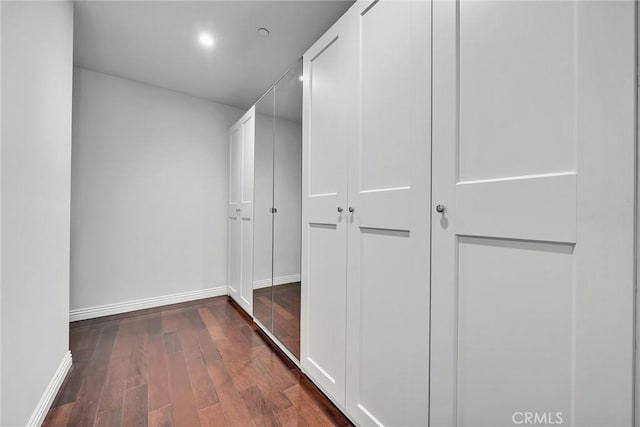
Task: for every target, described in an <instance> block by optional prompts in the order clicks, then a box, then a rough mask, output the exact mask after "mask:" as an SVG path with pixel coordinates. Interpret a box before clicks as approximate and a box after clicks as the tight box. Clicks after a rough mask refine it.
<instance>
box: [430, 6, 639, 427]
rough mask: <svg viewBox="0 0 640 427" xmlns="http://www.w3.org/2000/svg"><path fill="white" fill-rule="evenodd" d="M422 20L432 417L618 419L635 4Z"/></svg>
mask: <svg viewBox="0 0 640 427" xmlns="http://www.w3.org/2000/svg"><path fill="white" fill-rule="evenodd" d="M433 25H434V28H433V162H432V165H433V166H432V167H433V178H432V179H433V206H432V212H433V222H432V224H433V225H432V238H433V244H432V294H431V298H432V300H431V310H432V311H431V313H432V317H431V322H432V323H431V327H432V332H431V346H432V347H431V388H430V390H431V403H430V411H431V423H430V425H431V426H433V427H436V426H438V427H439V426H454V425H456V426H473V427H482V426H487V427H500V426H513V425H515V424H523V423H525V422H526V418H525V417H527V415H526V414H525V413H526V412H530V413H533V414H534V415H533V416H529V417H530V418H529V421H531V420H536V419H537V420H538V422H537V424H554V423H555V424H560V421H562V425H575V426H610V427H613V426H630V425H631V424H632V381H633V295H634V293H633V286H634V284H633V271H634V268H633V262H634V261H633V235H634V219H633V215H634V214H633V209H634V206H633V204H634V144H635V142H634V114H635V113H634V93H635V87H634V80H635V77H634V70H635V66H634V61H635V54H634V37H635V36H634V4H633V2H631V1H627V2H624V1H623V2H606V1H605V2H597V1H558V2H538V1H520V2H514V1H463V2H434V5H433ZM438 204H441V205H442V206H443V207H444V212H443V213H438V212H435V211H434V210H433V209H434V208H435V206H436V205H438ZM532 417H533V418H532ZM543 417H544V418H543ZM540 420H543V421H544V422H542V421H540ZM545 420H546V421H545Z"/></svg>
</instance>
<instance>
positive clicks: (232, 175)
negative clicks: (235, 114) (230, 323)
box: [227, 126, 242, 300]
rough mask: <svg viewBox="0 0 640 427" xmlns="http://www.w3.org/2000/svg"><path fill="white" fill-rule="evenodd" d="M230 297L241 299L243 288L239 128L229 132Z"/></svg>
mask: <svg viewBox="0 0 640 427" xmlns="http://www.w3.org/2000/svg"><path fill="white" fill-rule="evenodd" d="M229 134H230V135H229V208H228V212H227V213H228V216H227V217H228V223H229V230H228V233H229V237H228V239H229V244H228V247H229V251H228V252H229V255H228V256H229V260H228V268H229V272H228V277H229V281H228V282H229V283H228V287H229V295H231V297H232V298H234V299H236V300H237V299H239V298H240V290H241V287H242V283H241V280H242V277H241V275H240V258H241V246H240V243H241V242H240V236H241V224H240V206H241V204H240V201H241V185H242V175H241V174H242V129H240V127H238V126H234V127H232V128H231V131H230V132H229Z"/></svg>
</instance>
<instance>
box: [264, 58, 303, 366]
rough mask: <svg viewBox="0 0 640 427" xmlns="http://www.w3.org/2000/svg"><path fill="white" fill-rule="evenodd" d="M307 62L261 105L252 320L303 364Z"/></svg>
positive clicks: (290, 71) (271, 92) (267, 94)
mask: <svg viewBox="0 0 640 427" xmlns="http://www.w3.org/2000/svg"><path fill="white" fill-rule="evenodd" d="M301 76H302V61H299V62H298V63H296V64H295V65H294V66H293V67H291V69H290V70H289V71H288V72H287V74H285V76H284V77H283V78H282V79H280V80H279V81H278V83H276V85H275V86H274V87H273V88H271V89H270V90H269V92H267V93H266V94H265V95H264V96H263V97H262V98H261V99H260V100H259V101H258V103H256V108H255V117H256V119H255V153H254V154H255V157H254V162H255V166H254V167H255V173H254V179H255V184H254V191H255V194H254V236H253V238H254V241H253V250H254V256H253V260H254V266H253V267H254V270H253V271H254V287H253V317H254V319H255V320H256V321H257V322H258V323H260V324H261V325H262V326H263V327H264V328H265V329H267V330H268V331H269V332H270V333H271V335H272V337H274V338H276V339H277V340H278V341H279V342H280V343H281V344H282V345H283V346H284V347H286V349H287V350H288V351H289V352H290V353H291V354H292V355H293V356H294V357H296V358H297V359H300V257H301V252H300V251H301V247H300V245H301V231H302V228H301V227H302V79H301Z"/></svg>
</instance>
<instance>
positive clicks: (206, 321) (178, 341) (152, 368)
mask: <svg viewBox="0 0 640 427" xmlns="http://www.w3.org/2000/svg"><path fill="white" fill-rule="evenodd" d="M277 317H278V318H280V317H281V313H279V314H278V315H277ZM256 329H257V326H256V325H255V324H254V323H253V322H252V321H251V319H250V318H249V317H248V316H247V315H246V314H244V313H243V312H241V311H240V309H239V308H236V307H235V306H234V305H233V304H232V303H230V302H229V301H228V299H227V297H217V298H211V299H207V300H201V301H196V302H190V303H183V304H176V305H173V306H165V307H158V308H154V309H148V310H143V311H139V312H134V313H127V314H122V315H115V316H108V317H103V318H98V319H93V320H85V321H80V322H74V323H71V326H70V331H69V332H70V334H69V335H70V346H71V352H72V354H73V366H72V368H71V371H70V373H69V375H68V376H67V378H66V380H65V382H64V384H63V386H62V388H61V389H60V392H59V393H58V395H57V397H56V399H55V402H54V404H53V406H52V408H51V410H50V411H49V413H48V415H47V418H46V420H45V422H44V426H94V425H95V426H97V425H101V426H120V425H122V426H146V425H149V426H173V425H176V426H180V425H182V426H189V427H193V426H199V425H202V426H253V425H283V426H284V425H287V426H296V425H298V426H333V425H339V426H346V425H350V423H349V421H348V420H347V419H346V418H345V417H344V416H343V415H342V414H341V413H340V412H339V411H338V410H337V409H336V408H335V407H334V406H333V405H332V404H331V403H330V402H329V401H328V400H327V398H326V397H324V395H322V394H321V393H320V392H319V391H318V390H317V389H316V388H315V386H313V385H312V384H311V383H310V381H309V380H308V379H307V378H306V377H305V376H304V375H303V374H302V373H301V372H300V370H299V369H298V368H296V367H295V366H294V365H293V363H292V362H290V361H289V360H288V359H284V356H282V355H280V354H278V353H277V352H276V351H275V350H274V349H273V348H272V346H271V344H269V343H267V342H266V341H265V339H263V338H262V335H261V333H259V332H258V331H257V330H256Z"/></svg>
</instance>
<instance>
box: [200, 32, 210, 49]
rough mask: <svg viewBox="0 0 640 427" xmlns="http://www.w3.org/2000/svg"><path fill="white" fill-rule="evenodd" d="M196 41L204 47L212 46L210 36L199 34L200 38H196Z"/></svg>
mask: <svg viewBox="0 0 640 427" xmlns="http://www.w3.org/2000/svg"><path fill="white" fill-rule="evenodd" d="M198 41H199V42H200V44H201V45H202V46H204V47H211V46H213V37H211V34H207V33H200V36H198Z"/></svg>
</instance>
